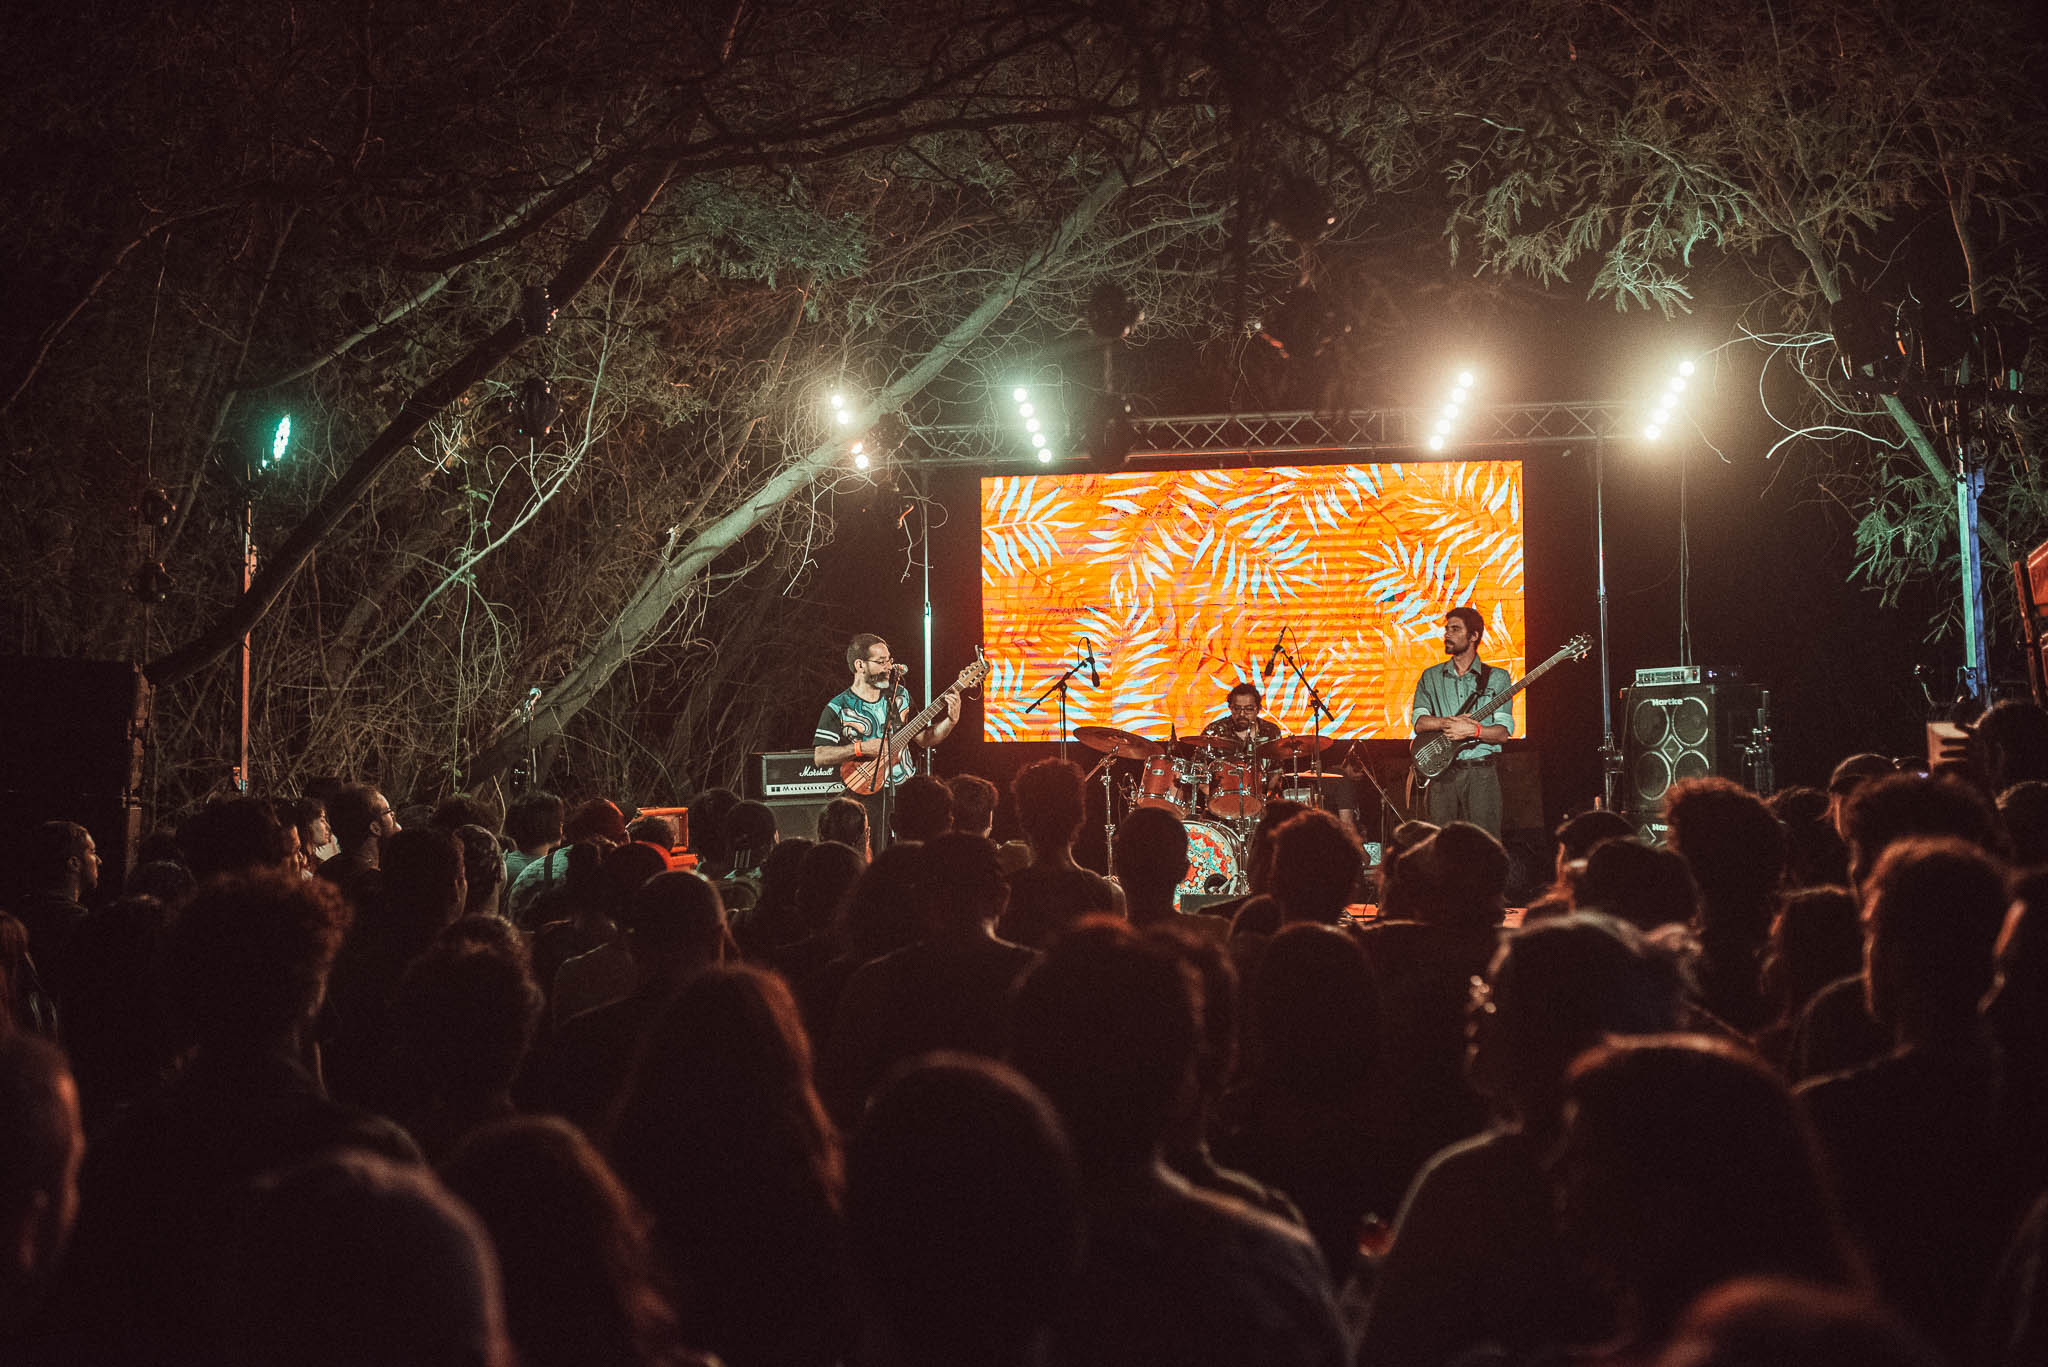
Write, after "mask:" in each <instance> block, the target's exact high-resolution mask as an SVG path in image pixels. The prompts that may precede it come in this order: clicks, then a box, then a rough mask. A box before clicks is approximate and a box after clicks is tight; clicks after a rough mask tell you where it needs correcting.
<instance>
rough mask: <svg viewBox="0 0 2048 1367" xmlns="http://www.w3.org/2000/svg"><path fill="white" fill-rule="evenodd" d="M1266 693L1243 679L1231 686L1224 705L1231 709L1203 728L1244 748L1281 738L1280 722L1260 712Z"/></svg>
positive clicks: (1205, 733) (1252, 748)
mask: <svg viewBox="0 0 2048 1367" xmlns="http://www.w3.org/2000/svg"><path fill="white" fill-rule="evenodd" d="M1265 703H1266V697H1265V695H1264V694H1263V693H1261V692H1259V690H1258V688H1257V687H1256V686H1254V685H1252V684H1248V683H1241V684H1239V685H1238V686H1237V687H1235V688H1233V689H1231V690H1230V696H1229V697H1228V698H1226V699H1225V700H1224V705H1225V706H1226V707H1228V708H1229V709H1230V710H1229V711H1228V712H1226V713H1225V714H1224V715H1222V716H1220V717H1218V718H1217V719H1216V720H1215V721H1212V722H1210V723H1209V724H1208V725H1207V726H1205V727H1203V728H1202V734H1203V735H1205V736H1215V737H1217V738H1218V739H1220V740H1226V741H1229V742H1230V743H1231V744H1232V745H1233V746H1235V747H1236V748H1238V749H1240V750H1246V751H1251V750H1256V749H1258V748H1259V747H1260V746H1261V745H1264V744H1265V743H1266V742H1267V741H1270V740H1278V739H1280V736H1281V730H1280V726H1279V723H1277V722H1275V721H1274V720H1273V719H1272V718H1271V717H1262V716H1260V715H1259V709H1260V708H1261V707H1263V706H1265Z"/></svg>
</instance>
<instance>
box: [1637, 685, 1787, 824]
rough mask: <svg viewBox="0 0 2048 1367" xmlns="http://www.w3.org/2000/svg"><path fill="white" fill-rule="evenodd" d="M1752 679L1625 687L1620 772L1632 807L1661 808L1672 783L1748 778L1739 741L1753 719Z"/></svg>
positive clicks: (1639, 810)
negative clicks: (1716, 777)
mask: <svg viewBox="0 0 2048 1367" xmlns="http://www.w3.org/2000/svg"><path fill="white" fill-rule="evenodd" d="M1757 701H1758V697H1757V689H1756V687H1755V686H1754V685H1752V684H1741V683H1699V684H1646V685H1642V686H1639V687H1636V688H1631V689H1629V690H1628V699H1627V702H1626V703H1625V704H1624V705H1623V706H1624V710H1625V713H1626V715H1627V718H1628V724H1627V727H1626V728H1625V730H1624V732H1623V735H1624V736H1625V738H1626V744H1627V752H1626V753H1625V754H1624V755H1623V756H1622V772H1623V774H1624V775H1625V776H1626V779H1627V783H1628V791H1627V792H1626V793H1625V794H1624V799H1625V801H1626V803H1627V806H1628V809H1629V810H1630V811H1631V812H1634V813H1639V814H1651V813H1655V812H1658V811H1660V810H1662V807H1663V804H1664V795H1665V794H1666V793H1667V792H1669V791H1670V789H1671V786H1672V785H1673V784H1675V783H1681V782H1684V781H1685V780H1686V779H1693V778H1706V777H1708V776H1709V775H1714V776H1718V777H1720V778H1728V779H1733V780H1735V781H1736V782H1737V783H1745V784H1746V783H1748V782H1749V781H1750V773H1749V763H1748V757H1747V756H1746V755H1745V754H1744V753H1743V749H1742V745H1743V742H1744V741H1745V740H1746V739H1748V736H1749V733H1750V730H1751V728H1752V727H1753V726H1754V725H1755V724H1756V708H1757Z"/></svg>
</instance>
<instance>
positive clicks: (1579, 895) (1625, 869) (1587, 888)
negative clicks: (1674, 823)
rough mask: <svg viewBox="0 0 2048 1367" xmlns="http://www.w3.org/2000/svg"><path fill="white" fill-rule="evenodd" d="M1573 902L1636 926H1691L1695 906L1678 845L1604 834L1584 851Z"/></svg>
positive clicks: (1695, 894) (1696, 900) (1696, 899)
mask: <svg viewBox="0 0 2048 1367" xmlns="http://www.w3.org/2000/svg"><path fill="white" fill-rule="evenodd" d="M1572 904H1573V905H1574V906H1576V907H1582V908H1585V909H1587V910H1592V911H1604V912H1606V913H1607V914H1608V915H1609V916H1614V917H1618V918H1620V919H1621V920H1624V921H1627V922H1628V923H1629V924H1630V925H1632V926H1634V927H1636V928H1637V929H1638V930H1655V929H1656V928H1657V927H1658V926H1663V925H1670V924H1672V923H1674V922H1675V923H1677V924H1678V925H1681V926H1690V925H1691V924H1692V922H1693V917H1694V916H1695V915H1696V914H1697V913H1698V911H1699V889H1698V888H1697V887H1695V886H1694V885H1693V881H1692V870H1691V869H1689V868H1688V867H1687V866H1686V862H1685V860H1684V859H1682V858H1681V857H1679V854H1678V852H1677V851H1676V850H1660V849H1655V848H1653V847H1651V846H1649V845H1645V844H1643V843H1642V842H1640V841H1637V840H1608V841H1603V842H1602V843H1600V844H1598V845H1595V846H1594V847H1593V852H1592V853H1591V854H1589V855H1587V856H1586V871H1585V873H1584V874H1582V875H1581V876H1580V878H1579V881H1578V888H1577V890H1576V891H1575V893H1574V894H1573V897H1572Z"/></svg>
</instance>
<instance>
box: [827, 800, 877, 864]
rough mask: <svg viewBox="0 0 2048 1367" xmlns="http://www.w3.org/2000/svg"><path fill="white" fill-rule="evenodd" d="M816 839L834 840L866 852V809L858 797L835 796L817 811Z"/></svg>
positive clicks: (863, 852)
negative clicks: (821, 809) (823, 807)
mask: <svg viewBox="0 0 2048 1367" xmlns="http://www.w3.org/2000/svg"><path fill="white" fill-rule="evenodd" d="M818 839H820V840H836V841H838V842H839V843H840V844H842V845H846V846H849V847H851V848H852V849H854V850H856V851H858V852H859V853H861V854H863V855H865V854H867V853H868V809H867V808H866V807H864V806H862V805H861V803H860V800H859V799H858V798H851V797H835V798H833V799H832V800H831V801H830V802H828V803H826V804H825V809H824V810H823V811H821V812H819V813H818Z"/></svg>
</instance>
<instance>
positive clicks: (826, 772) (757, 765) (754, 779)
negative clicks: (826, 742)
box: [747, 750, 846, 840]
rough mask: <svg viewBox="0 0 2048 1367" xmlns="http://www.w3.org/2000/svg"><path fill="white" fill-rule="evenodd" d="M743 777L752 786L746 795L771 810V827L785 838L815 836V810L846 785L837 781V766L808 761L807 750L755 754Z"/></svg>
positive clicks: (809, 758)
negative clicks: (772, 814) (746, 773)
mask: <svg viewBox="0 0 2048 1367" xmlns="http://www.w3.org/2000/svg"><path fill="white" fill-rule="evenodd" d="M747 777H748V779H749V780H750V781H749V783H748V786H749V787H750V788H752V789H754V790H755V791H754V792H753V793H751V794H749V796H752V797H758V798H759V799H760V800H761V801H763V802H765V803H767V804H768V809H769V810H770V811H772V812H774V813H775V829H776V830H777V831H779V832H781V834H782V838H783V839H785V840H787V839H789V838H790V837H792V836H802V837H803V838H804V839H806V840H810V839H813V838H815V837H816V836H817V834H818V813H819V812H821V811H823V810H824V809H825V804H826V803H828V802H830V801H831V800H832V799H833V798H835V797H839V796H842V795H843V794H844V793H845V792H846V785H845V784H843V783H841V782H840V781H839V769H838V767H837V766H836V765H833V766H824V767H821V766H819V765H816V764H813V763H811V752H810V751H808V750H771V751H768V752H767V753H765V754H756V755H755V756H754V765H753V767H752V769H751V770H749V771H748V775H747Z"/></svg>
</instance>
